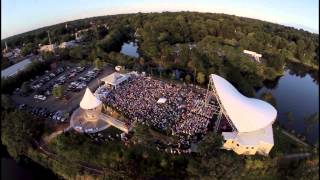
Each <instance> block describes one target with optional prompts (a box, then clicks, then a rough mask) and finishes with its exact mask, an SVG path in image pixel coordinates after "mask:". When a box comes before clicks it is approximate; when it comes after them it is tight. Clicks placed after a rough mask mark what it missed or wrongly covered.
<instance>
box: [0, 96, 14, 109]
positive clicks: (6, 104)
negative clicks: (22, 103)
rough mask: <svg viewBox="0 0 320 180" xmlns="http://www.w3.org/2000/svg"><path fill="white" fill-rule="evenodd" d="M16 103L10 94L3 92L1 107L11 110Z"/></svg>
mask: <svg viewBox="0 0 320 180" xmlns="http://www.w3.org/2000/svg"><path fill="white" fill-rule="evenodd" d="M14 107H15V106H14V103H13V101H12V99H11V98H10V96H9V95H8V94H1V109H2V108H3V109H4V110H9V109H13V108H14Z"/></svg>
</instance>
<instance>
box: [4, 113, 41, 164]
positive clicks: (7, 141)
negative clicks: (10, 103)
mask: <svg viewBox="0 0 320 180" xmlns="http://www.w3.org/2000/svg"><path fill="white" fill-rule="evenodd" d="M42 129H43V124H42V123H41V121H37V120H35V119H34V117H33V116H31V115H30V114H28V113H26V112H21V111H17V110H16V111H12V112H8V113H6V112H4V114H2V118H1V142H2V143H3V145H5V146H7V150H8V152H9V154H10V155H11V156H12V157H14V158H15V159H17V158H18V156H20V155H23V154H24V153H26V152H27V150H28V149H29V148H30V147H31V142H32V141H33V139H38V138H39V136H40V134H41V131H42Z"/></svg>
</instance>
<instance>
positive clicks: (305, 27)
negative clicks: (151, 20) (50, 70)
mask: <svg viewBox="0 0 320 180" xmlns="http://www.w3.org/2000/svg"><path fill="white" fill-rule="evenodd" d="M165 12H171V13H179V12H196V13H210V14H224V15H230V16H237V17H242V18H248V19H254V20H259V21H264V22H268V23H273V24H277V25H282V26H285V27H290V28H294V29H296V30H301V29H302V30H304V31H307V32H309V33H311V34H316V35H319V30H316V29H313V28H311V27H307V26H304V25H300V24H291V23H282V22H272V21H268V20H264V19H258V18H253V17H248V16H240V15H235V14H228V13H224V12H205V11H189V10H180V11H170V10H163V11H146V12H141V11H138V12H127V13H114V14H113V13H110V14H105V15H93V16H87V17H83V18H70V19H69V20H68V19H67V20H65V21H62V22H57V23H52V24H49V25H44V26H41V27H38V28H35V29H31V30H27V31H24V32H21V33H18V34H14V35H11V36H7V37H5V38H1V41H3V40H5V39H8V38H11V37H13V36H17V35H21V34H24V33H28V32H31V31H35V30H38V29H42V28H46V27H50V26H55V25H58V24H62V23H67V22H70V21H77V20H82V19H88V18H95V17H103V16H113V15H125V14H138V13H144V14H148V13H165ZM296 26H300V27H296ZM301 26H304V27H301ZM307 28H308V29H307Z"/></svg>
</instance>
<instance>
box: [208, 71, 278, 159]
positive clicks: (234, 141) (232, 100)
mask: <svg viewBox="0 0 320 180" xmlns="http://www.w3.org/2000/svg"><path fill="white" fill-rule="evenodd" d="M210 83H212V84H213V86H214V93H215V95H216V98H217V100H218V102H219V105H220V107H221V109H222V111H221V112H222V113H223V115H224V116H225V118H226V119H227V120H228V122H229V124H230V125H231V126H232V127H233V132H222V136H223V137H224V139H225V142H224V144H223V148H224V149H227V150H233V151H234V152H236V153H237V154H246V155H253V154H256V153H258V154H262V155H267V154H269V152H270V150H271V149H272V147H273V145H274V141H273V131H272V124H273V122H274V121H275V120H276V117H277V111H276V109H275V108H274V107H273V106H272V105H270V104H269V103H267V102H264V101H261V100H259V99H254V98H248V97H245V96H243V95H242V94H241V93H240V92H239V91H238V90H237V89H236V88H235V87H233V86H232V84H230V83H229V82H228V81H227V80H225V79H224V78H222V77H220V76H218V75H215V74H211V75H210Z"/></svg>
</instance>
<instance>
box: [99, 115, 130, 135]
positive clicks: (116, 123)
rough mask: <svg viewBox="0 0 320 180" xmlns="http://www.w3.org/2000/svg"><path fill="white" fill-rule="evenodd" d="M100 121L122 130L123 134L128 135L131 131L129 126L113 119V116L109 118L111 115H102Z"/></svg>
mask: <svg viewBox="0 0 320 180" xmlns="http://www.w3.org/2000/svg"><path fill="white" fill-rule="evenodd" d="M100 119H102V120H104V121H106V122H107V123H109V124H111V125H112V126H114V127H116V128H118V129H120V130H121V131H123V132H126V133H128V131H129V128H128V126H127V125H126V124H125V123H124V122H122V121H119V120H118V119H115V118H113V117H111V116H109V115H106V114H103V113H101V114H100Z"/></svg>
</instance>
